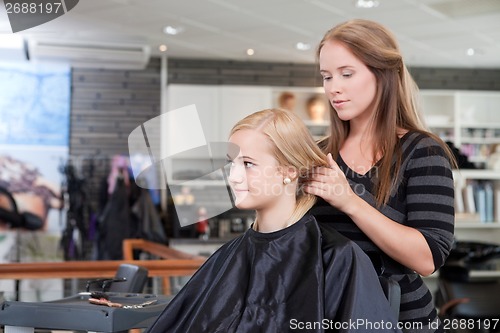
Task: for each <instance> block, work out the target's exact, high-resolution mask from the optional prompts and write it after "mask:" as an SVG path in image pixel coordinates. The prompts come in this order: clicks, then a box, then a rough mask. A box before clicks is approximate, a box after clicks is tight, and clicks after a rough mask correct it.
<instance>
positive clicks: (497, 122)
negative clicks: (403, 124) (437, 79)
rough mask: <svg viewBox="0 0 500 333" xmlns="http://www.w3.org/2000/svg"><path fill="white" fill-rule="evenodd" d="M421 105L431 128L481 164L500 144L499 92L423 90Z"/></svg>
mask: <svg viewBox="0 0 500 333" xmlns="http://www.w3.org/2000/svg"><path fill="white" fill-rule="evenodd" d="M420 104H421V110H422V113H423V117H424V121H425V122H426V124H427V126H428V127H429V129H430V130H431V131H433V132H434V133H436V134H437V135H439V136H440V137H441V138H442V139H443V140H445V141H449V142H451V143H453V144H454V146H455V147H457V148H459V149H460V150H461V151H462V152H463V153H464V154H465V155H467V156H468V157H469V159H470V161H472V162H474V163H476V164H478V165H479V166H480V167H483V166H484V164H485V163H486V161H487V158H488V156H489V155H490V153H491V152H492V151H493V150H494V146H495V145H499V144H500V112H498V106H499V105H500V93H498V92H490V91H461V90H458V91H457V90H422V91H421V92H420Z"/></svg>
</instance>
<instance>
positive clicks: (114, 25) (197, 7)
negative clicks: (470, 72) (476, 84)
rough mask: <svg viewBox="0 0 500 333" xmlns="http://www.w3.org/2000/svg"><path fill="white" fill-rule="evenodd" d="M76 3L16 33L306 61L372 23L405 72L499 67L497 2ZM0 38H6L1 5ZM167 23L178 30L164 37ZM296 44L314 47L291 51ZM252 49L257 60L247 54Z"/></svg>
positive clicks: (173, 52)
mask: <svg viewBox="0 0 500 333" xmlns="http://www.w3.org/2000/svg"><path fill="white" fill-rule="evenodd" d="M354 2H355V1H354V0H80V2H79V3H78V5H77V6H76V7H75V8H74V9H73V10H71V11H70V12H68V13H67V14H66V15H63V16H61V17H59V18H57V19H55V20H53V21H51V22H48V23H45V24H43V25H40V26H38V27H35V28H31V29H29V30H26V31H24V32H20V33H18V34H23V35H27V36H31V37H32V38H47V37H49V38H57V39H59V40H63V39H69V40H95V41H100V40H104V41H118V42H124V41H133V42H137V43H147V44H149V45H151V46H152V52H153V54H159V51H158V46H159V45H160V44H166V45H167V46H168V51H167V52H166V53H167V55H168V56H171V57H187V58H209V59H226V60H227V59H231V60H252V61H277V62H297V63H312V62H314V61H315V57H314V49H315V47H316V45H317V43H318V42H319V41H320V39H321V38H322V36H323V34H324V33H325V32H326V30H328V29H329V28H331V27H332V26H334V25H335V24H338V23H340V22H342V21H345V20H347V19H350V18H368V19H373V20H376V21H378V22H380V23H382V24H384V25H386V26H387V27H388V28H390V29H391V30H392V31H393V32H394V33H395V35H396V37H397V38H398V40H399V43H400V46H401V49H402V51H403V54H404V56H405V59H406V63H407V64H408V65H410V66H428V67H466V68H500V0H378V2H379V3H380V4H379V6H378V7H377V8H375V9H360V8H357V7H355V6H354ZM0 7H1V10H0V32H2V33H12V31H11V29H10V25H9V22H8V18H7V14H6V12H5V7H3V6H0ZM166 25H172V26H181V27H182V28H183V29H184V32H183V33H181V34H179V35H176V36H167V35H166V34H164V33H163V32H162V30H163V27H164V26H166ZM297 42H304V43H308V44H311V45H312V49H311V50H309V51H298V50H296V49H295V44H296V43H297ZM247 48H253V49H254V50H255V55H254V56H252V57H250V56H248V55H246V53H245V50H246V49H247ZM468 48H475V49H476V50H477V51H476V55H474V56H467V55H466V50H467V49H468Z"/></svg>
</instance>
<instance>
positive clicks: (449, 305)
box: [435, 242, 500, 332]
mask: <svg viewBox="0 0 500 333" xmlns="http://www.w3.org/2000/svg"><path fill="white" fill-rule="evenodd" d="M498 258H500V245H498V244H490V243H480V242H457V243H456V244H455V246H454V248H453V249H452V251H451V253H450V256H449V258H448V259H447V261H446V263H445V265H443V267H441V268H440V269H439V277H438V290H437V292H436V295H435V302H436V306H437V307H438V308H439V315H440V317H441V319H442V320H444V321H445V322H446V321H448V323H454V324H458V323H460V322H461V323H469V325H465V327H462V328H460V326H459V325H458V326H457V327H456V329H455V327H450V329H451V331H450V332H500V321H499V319H500V277H487V278H484V277H483V278H477V279H474V278H472V277H471V274H470V273H471V271H472V270H474V271H494V270H497V269H498V267H499V266H498V265H497V264H496V261H497V260H498ZM450 326H452V325H450Z"/></svg>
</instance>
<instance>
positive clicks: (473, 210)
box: [455, 180, 500, 223]
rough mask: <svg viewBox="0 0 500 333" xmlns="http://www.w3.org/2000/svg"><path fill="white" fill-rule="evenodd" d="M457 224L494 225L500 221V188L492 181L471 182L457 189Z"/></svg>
mask: <svg viewBox="0 0 500 333" xmlns="http://www.w3.org/2000/svg"><path fill="white" fill-rule="evenodd" d="M455 214H456V219H455V220H456V221H457V222H482V223H492V222H494V221H500V186H495V185H494V183H493V182H492V181H490V180H480V181H479V180H469V181H467V183H466V184H465V186H464V187H463V188H462V189H455Z"/></svg>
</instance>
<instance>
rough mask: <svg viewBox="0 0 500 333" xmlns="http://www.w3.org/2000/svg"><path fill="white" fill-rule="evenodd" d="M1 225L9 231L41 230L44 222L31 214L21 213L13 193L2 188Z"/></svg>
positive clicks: (0, 191)
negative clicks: (5, 226)
mask: <svg viewBox="0 0 500 333" xmlns="http://www.w3.org/2000/svg"><path fill="white" fill-rule="evenodd" d="M0 223H2V224H4V225H7V226H8V227H9V229H25V230H39V229H42V228H43V220H42V219H41V218H40V217H39V216H37V215H35V214H32V213H30V212H19V211H18V209H17V203H16V200H15V199H14V196H13V195H12V193H10V192H9V191H8V190H7V189H6V188H5V187H2V186H0Z"/></svg>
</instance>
